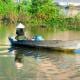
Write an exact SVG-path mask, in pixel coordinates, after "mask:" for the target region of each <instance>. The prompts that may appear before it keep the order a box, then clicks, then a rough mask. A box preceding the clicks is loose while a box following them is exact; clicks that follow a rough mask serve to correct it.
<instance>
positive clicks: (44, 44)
mask: <svg viewBox="0 0 80 80" xmlns="http://www.w3.org/2000/svg"><path fill="white" fill-rule="evenodd" d="M9 41H10V43H11V46H15V47H28V48H42V49H51V50H57V51H74V50H76V49H79V46H78V47H77V45H78V43H79V41H76V40H75V41H61V40H43V41H32V40H20V41H15V40H13V39H12V38H11V37H10V38H9Z"/></svg>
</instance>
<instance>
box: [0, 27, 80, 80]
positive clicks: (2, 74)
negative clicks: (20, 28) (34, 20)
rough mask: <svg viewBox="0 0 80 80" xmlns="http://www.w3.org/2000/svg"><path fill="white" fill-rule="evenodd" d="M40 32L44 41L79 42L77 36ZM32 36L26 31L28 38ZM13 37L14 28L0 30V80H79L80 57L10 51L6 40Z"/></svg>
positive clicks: (43, 51)
mask: <svg viewBox="0 0 80 80" xmlns="http://www.w3.org/2000/svg"><path fill="white" fill-rule="evenodd" d="M3 26H4V28H3ZM42 30H43V29H42ZM40 32H41V31H40ZM40 32H39V31H38V32H36V33H39V34H40ZM43 32H44V34H43ZM43 32H41V34H42V35H43V36H44V37H45V38H46V39H62V40H67V39H70V40H72V39H80V38H79V34H80V32H72V31H71V32H60V33H56V34H54V33H52V32H50V33H49V32H47V31H46V30H44V31H43ZM45 32H47V34H46V35H48V36H46V35H45ZM32 33H34V32H31V33H30V31H29V30H28V29H26V34H27V36H29V35H31V36H32V35H33V34H32ZM34 34H35V33H34ZM69 34H70V35H69ZM12 35H15V27H14V25H10V26H9V27H8V26H6V25H1V26H0V80H80V54H76V53H69V52H68V53H67V52H66V53H65V52H57V51H56V52H55V51H49V50H40V49H35V50H34V49H29V48H11V46H9V44H10V43H9V41H8V37H9V36H12ZM65 35H66V36H65ZM73 36H74V37H73Z"/></svg>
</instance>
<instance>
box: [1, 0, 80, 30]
mask: <svg viewBox="0 0 80 80" xmlns="http://www.w3.org/2000/svg"><path fill="white" fill-rule="evenodd" d="M13 1H14V0H0V20H1V21H3V22H9V23H17V22H23V23H24V24H27V26H31V27H34V26H35V27H51V28H54V29H55V30H72V29H73V30H80V29H79V27H80V23H79V22H80V19H79V17H80V16H79V15H77V16H76V17H74V18H64V16H63V14H62V15H61V14H60V13H59V10H60V9H59V7H58V6H57V5H55V4H54V3H53V0H23V1H22V2H20V3H15V2H13Z"/></svg>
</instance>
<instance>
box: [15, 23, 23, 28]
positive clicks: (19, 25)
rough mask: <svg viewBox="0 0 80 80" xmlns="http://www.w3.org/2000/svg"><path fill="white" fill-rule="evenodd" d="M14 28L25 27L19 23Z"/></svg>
mask: <svg viewBox="0 0 80 80" xmlns="http://www.w3.org/2000/svg"><path fill="white" fill-rule="evenodd" d="M16 28H25V26H24V25H23V24H22V23H19V24H18V25H17V26H16Z"/></svg>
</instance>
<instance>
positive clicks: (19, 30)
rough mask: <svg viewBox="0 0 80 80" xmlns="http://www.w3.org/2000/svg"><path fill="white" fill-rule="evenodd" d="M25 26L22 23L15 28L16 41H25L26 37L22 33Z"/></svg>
mask: <svg viewBox="0 0 80 80" xmlns="http://www.w3.org/2000/svg"><path fill="white" fill-rule="evenodd" d="M24 28H25V26H24V25H23V24H22V23H19V24H18V25H17V27H16V37H15V39H16V40H26V36H25V33H24Z"/></svg>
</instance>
